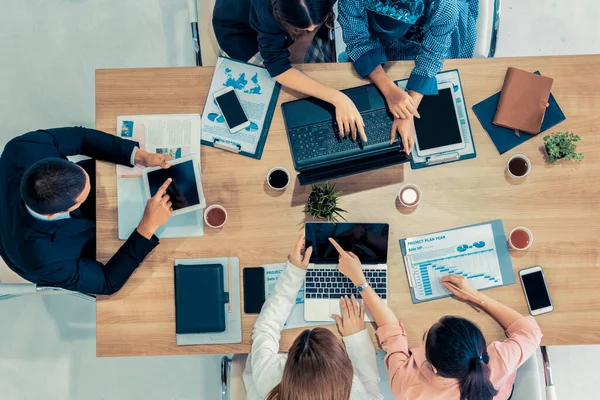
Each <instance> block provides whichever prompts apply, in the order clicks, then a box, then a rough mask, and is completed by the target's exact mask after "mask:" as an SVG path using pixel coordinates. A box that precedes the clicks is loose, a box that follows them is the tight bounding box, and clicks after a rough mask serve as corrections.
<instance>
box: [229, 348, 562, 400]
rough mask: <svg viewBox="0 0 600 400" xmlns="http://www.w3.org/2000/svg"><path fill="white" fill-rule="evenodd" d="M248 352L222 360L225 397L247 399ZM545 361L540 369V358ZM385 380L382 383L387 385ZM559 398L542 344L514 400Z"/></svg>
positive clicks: (519, 379) (523, 368)
mask: <svg viewBox="0 0 600 400" xmlns="http://www.w3.org/2000/svg"><path fill="white" fill-rule="evenodd" d="M247 358H248V355H247V354H234V355H233V356H232V357H231V358H230V357H228V356H224V357H223V358H222V359H221V400H245V399H246V388H245V386H244V382H243V380H242V374H243V372H244V368H245V366H246V359H247ZM540 358H541V360H542V368H540V362H539V359H540ZM542 374H543V375H544V378H543V379H544V381H545V392H546V396H545V397H544V395H543V394H542V387H541V382H542V377H541V375H542ZM387 384H388V383H387V382H382V385H387ZM524 399H527V400H544V399H546V400H556V392H555V390H554V383H553V380H552V369H551V366H550V358H549V357H548V352H547V351H546V346H540V350H539V351H536V352H535V354H534V355H532V356H531V357H530V358H529V360H527V361H526V362H525V364H523V365H522V366H521V367H520V368H519V369H518V371H517V377H516V379H515V388H514V391H513V395H512V400H524Z"/></svg>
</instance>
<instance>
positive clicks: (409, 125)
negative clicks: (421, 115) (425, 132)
mask: <svg viewBox="0 0 600 400" xmlns="http://www.w3.org/2000/svg"><path fill="white" fill-rule="evenodd" d="M397 133H399V134H400V138H401V139H402V148H403V149H404V151H405V152H406V154H410V152H411V151H412V149H413V147H415V120H414V119H413V117H409V118H406V119H395V120H394V123H393V124H392V131H391V132H390V144H393V143H394V142H395V141H396V134H397Z"/></svg>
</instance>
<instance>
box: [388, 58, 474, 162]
mask: <svg viewBox="0 0 600 400" xmlns="http://www.w3.org/2000/svg"><path fill="white" fill-rule="evenodd" d="M436 79H437V81H438V85H439V84H440V83H443V82H450V83H452V87H453V92H454V95H455V100H456V108H457V109H458V117H459V120H460V125H461V130H462V134H463V139H464V140H465V144H466V146H465V148H464V149H461V150H458V151H450V152H446V153H440V154H435V155H433V156H429V157H418V155H417V157H415V156H414V155H413V156H412V158H411V161H410V166H411V168H412V169H421V168H426V167H432V166H434V165H442V164H448V163H452V162H456V161H462V160H469V159H471V158H475V157H477V151H476V150H475V142H473V132H472V131H471V123H470V121H469V115H468V113H467V107H466V103H465V97H464V94H463V91H462V82H461V80H460V73H459V71H458V69H452V70H448V71H443V72H440V73H438V74H437V75H436ZM407 82H408V79H403V80H399V81H396V82H395V83H396V85H398V86H399V87H401V88H402V89H405V88H406V83H407Z"/></svg>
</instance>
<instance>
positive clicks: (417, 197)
mask: <svg viewBox="0 0 600 400" xmlns="http://www.w3.org/2000/svg"><path fill="white" fill-rule="evenodd" d="M422 197H423V195H422V193H421V189H420V188H419V187H418V186H417V185H415V184H413V183H407V184H406V185H404V186H402V187H401V188H400V191H399V192H398V200H400V204H402V205H403V206H404V207H416V206H417V204H419V203H420V202H421V198H422Z"/></svg>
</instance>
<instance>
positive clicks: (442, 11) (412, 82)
mask: <svg viewBox="0 0 600 400" xmlns="http://www.w3.org/2000/svg"><path fill="white" fill-rule="evenodd" d="M458 14H459V9H458V4H457V2H456V0H441V1H440V3H439V7H438V8H437V9H435V10H434V11H433V15H432V18H431V25H430V26H429V28H428V29H427V30H426V31H425V36H424V38H423V43H422V47H421V50H420V51H419V54H418V55H417V58H416V59H415V68H414V69H413V70H412V73H411V75H410V78H409V79H408V83H407V85H406V88H407V89H409V90H414V91H415V92H419V93H421V94H424V95H431V94H437V92H438V90H437V80H436V78H435V76H436V75H437V73H438V72H439V70H440V69H442V67H443V63H442V60H443V59H444V58H448V56H449V54H450V46H451V44H452V32H453V31H454V30H455V29H456V28H457V24H458Z"/></svg>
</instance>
